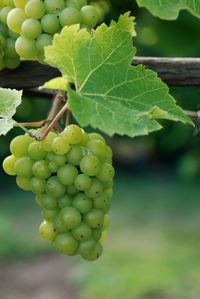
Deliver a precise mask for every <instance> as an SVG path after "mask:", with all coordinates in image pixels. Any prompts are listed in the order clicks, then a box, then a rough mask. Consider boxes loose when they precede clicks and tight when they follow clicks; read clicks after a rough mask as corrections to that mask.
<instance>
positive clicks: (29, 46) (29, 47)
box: [15, 36, 37, 60]
mask: <svg viewBox="0 0 200 299" xmlns="http://www.w3.org/2000/svg"><path fill="white" fill-rule="evenodd" d="M15 49H16V52H17V54H18V55H19V56H20V57H22V58H24V59H26V60H29V59H30V60H33V59H35V57H36V55H37V49H36V44H35V41H34V40H31V39H28V38H27V37H25V36H20V37H18V39H17V40H16V43H15Z"/></svg>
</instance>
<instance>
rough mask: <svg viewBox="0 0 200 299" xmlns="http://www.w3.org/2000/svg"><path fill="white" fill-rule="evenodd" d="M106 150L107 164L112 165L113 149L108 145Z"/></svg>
mask: <svg viewBox="0 0 200 299" xmlns="http://www.w3.org/2000/svg"><path fill="white" fill-rule="evenodd" d="M106 149H107V152H106V157H105V162H107V163H109V164H112V158H113V154H112V149H111V148H110V147H109V146H108V145H106Z"/></svg>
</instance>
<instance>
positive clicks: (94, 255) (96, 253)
mask: <svg viewBox="0 0 200 299" xmlns="http://www.w3.org/2000/svg"><path fill="white" fill-rule="evenodd" d="M102 252H103V247H102V245H101V244H100V243H96V244H95V247H94V249H93V250H92V251H91V252H90V253H89V254H85V255H84V254H82V257H83V258H84V259H85V260H87V261H95V260H97V259H98V258H99V257H100V256H101V254H102Z"/></svg>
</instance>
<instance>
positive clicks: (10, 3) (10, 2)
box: [3, 0, 14, 7]
mask: <svg viewBox="0 0 200 299" xmlns="http://www.w3.org/2000/svg"><path fill="white" fill-rule="evenodd" d="M3 2H4V5H5V6H11V7H13V6H14V2H13V0H4V1H3Z"/></svg>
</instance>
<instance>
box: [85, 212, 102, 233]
mask: <svg viewBox="0 0 200 299" xmlns="http://www.w3.org/2000/svg"><path fill="white" fill-rule="evenodd" d="M103 218H104V213H103V212H102V211H101V210H98V209H92V210H91V211H90V212H88V213H87V214H86V215H85V221H86V223H87V224H88V225H89V226H90V227H92V228H100V227H102V225H103Z"/></svg>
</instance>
